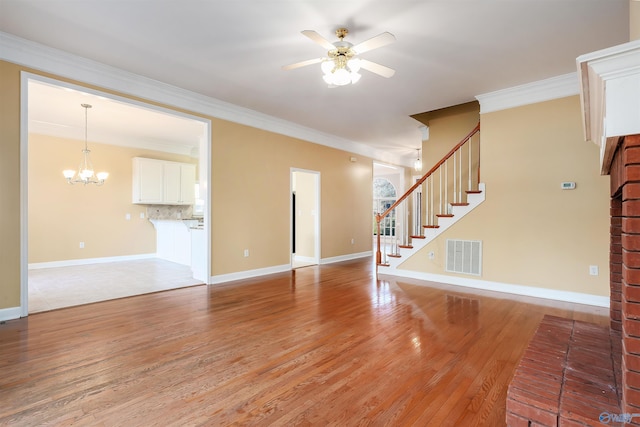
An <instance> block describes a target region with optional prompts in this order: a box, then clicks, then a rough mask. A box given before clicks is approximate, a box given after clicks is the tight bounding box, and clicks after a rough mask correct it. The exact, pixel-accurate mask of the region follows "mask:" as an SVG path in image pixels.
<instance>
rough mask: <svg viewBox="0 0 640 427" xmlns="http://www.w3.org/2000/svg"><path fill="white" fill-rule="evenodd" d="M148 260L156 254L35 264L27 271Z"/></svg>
mask: <svg viewBox="0 0 640 427" xmlns="http://www.w3.org/2000/svg"><path fill="white" fill-rule="evenodd" d="M150 258H156V254H155V253H153V254H139V255H122V256H111V257H102V258H83V259H69V260H65V261H51V262H35V263H31V264H29V270H41V269H43V268H56V267H72V266H75V265H88V264H105V263H108V262H121V261H135V260H138V259H150Z"/></svg>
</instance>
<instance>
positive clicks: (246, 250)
mask: <svg viewBox="0 0 640 427" xmlns="http://www.w3.org/2000/svg"><path fill="white" fill-rule="evenodd" d="M248 256H249V249H245V250H244V257H245V258H246V257H248Z"/></svg>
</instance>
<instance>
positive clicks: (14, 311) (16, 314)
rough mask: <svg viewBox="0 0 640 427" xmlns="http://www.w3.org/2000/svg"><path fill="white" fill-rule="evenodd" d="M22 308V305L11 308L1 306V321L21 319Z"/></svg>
mask: <svg viewBox="0 0 640 427" xmlns="http://www.w3.org/2000/svg"><path fill="white" fill-rule="evenodd" d="M21 311H22V310H21V308H20V307H11V308H0V322H4V321H5V320H14V319H19V318H20V317H24V316H21V315H20V313H21Z"/></svg>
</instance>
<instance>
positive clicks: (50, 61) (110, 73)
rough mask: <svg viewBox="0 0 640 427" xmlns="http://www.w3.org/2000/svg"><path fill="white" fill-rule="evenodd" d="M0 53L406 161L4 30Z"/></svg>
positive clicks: (127, 90) (62, 72) (348, 148)
mask: <svg viewBox="0 0 640 427" xmlns="http://www.w3.org/2000/svg"><path fill="white" fill-rule="evenodd" d="M0 59H2V60H5V61H9V62H12V63H15V64H19V65H22V66H26V67H30V68H34V69H37V70H41V71H44V72H48V73H52V74H56V75H58V76H61V77H66V78H70V79H74V80H77V81H80V82H83V83H87V84H91V85H96V86H99V87H102V88H105V89H110V90H114V91H117V92H121V93H123V94H127V95H131V96H136V97H140V98H143V99H147V100H150V101H156V102H160V103H163V104H167V105H170V106H172V107H176V108H181V109H185V110H188V111H191V112H194V113H200V114H205V115H208V116H211V117H216V118H220V119H223V120H228V121H231V122H234V123H239V124H243V125H247V126H251V127H254V128H257V129H262V130H266V131H270V132H274V133H278V134H281V135H286V136H290V137H293V138H298V139H302V140H304V141H308V142H312V143H315V144H319V145H324V146H327V147H331V148H336V149H338V150H341V151H347V152H352V153H356V154H361V155H363V156H367V157H371V158H373V159H379V160H383V161H387V162H390V163H396V164H404V163H406V162H407V160H406V159H403V158H402V157H399V156H395V155H392V154H390V153H387V152H385V151H382V150H378V149H375V148H372V147H370V146H368V145H366V144H364V143H360V142H357V141H352V140H348V139H344V138H340V137H337V136H334V135H330V134H327V133H324V132H319V131H317V130H315V129H311V128H308V127H306V126H301V125H299V124H296V123H293V122H289V121H286V120H282V119H278V118H276V117H272V116H269V115H267V114H263V113H259V112H257V111H254V110H250V109H248V108H243V107H239V106H237V105H233V104H229V103H227V102H223V101H220V100H218V99H215V98H211V97H208V96H205V95H202V94H199V93H196V92H192V91H189V90H186V89H181V88H179V87H176V86H172V85H169V84H166V83H162V82H159V81H157V80H153V79H149V78H147V77H143V76H140V75H137V74H133V73H130V72H127V71H124V70H121V69H118V68H115V67H112V66H110V65H106V64H102V63H99V62H96V61H92V60H90V59H87V58H83V57H80V56H76V55H73V54H70V53H68V52H65V51H61V50H58V49H53V48H50V47H47V46H44V45H41V44H39V43H35V42H32V41H29V40H25V39H22V38H20V37H16V36H14V35H11V34H7V33H4V32H0ZM406 166H410V165H406Z"/></svg>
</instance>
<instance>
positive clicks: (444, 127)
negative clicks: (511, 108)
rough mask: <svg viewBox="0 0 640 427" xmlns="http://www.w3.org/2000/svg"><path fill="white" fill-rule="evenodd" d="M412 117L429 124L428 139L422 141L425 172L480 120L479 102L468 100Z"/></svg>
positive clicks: (423, 169) (423, 168)
mask: <svg viewBox="0 0 640 427" xmlns="http://www.w3.org/2000/svg"><path fill="white" fill-rule="evenodd" d="M413 118H415V119H416V120H418V121H420V122H421V123H424V124H425V125H427V126H429V139H428V140H426V141H422V171H423V173H426V172H428V171H429V169H431V167H432V166H433V165H435V164H436V163H437V162H438V161H440V159H442V157H444V155H445V154H447V153H448V152H449V150H451V148H452V147H453V146H454V145H455V144H457V143H458V142H460V141H461V140H462V138H464V137H465V136H467V134H469V132H471V131H472V130H473V128H475V127H476V125H477V124H478V123H479V122H480V104H478V103H477V102H469V103H467V104H462V105H458V106H455V107H450V108H443V109H441V110H437V111H433V112H430V113H424V114H418V115H415V116H413Z"/></svg>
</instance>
